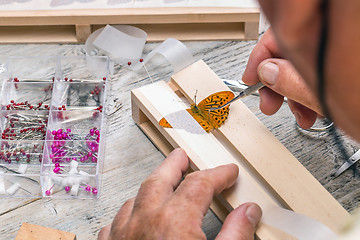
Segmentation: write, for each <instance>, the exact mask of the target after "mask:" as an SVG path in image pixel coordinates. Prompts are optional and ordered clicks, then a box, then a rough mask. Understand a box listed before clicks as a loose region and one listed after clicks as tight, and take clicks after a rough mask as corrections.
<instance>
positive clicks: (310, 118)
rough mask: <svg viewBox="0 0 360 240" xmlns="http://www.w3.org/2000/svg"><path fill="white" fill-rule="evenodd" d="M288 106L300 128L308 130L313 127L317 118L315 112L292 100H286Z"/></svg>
mask: <svg viewBox="0 0 360 240" xmlns="http://www.w3.org/2000/svg"><path fill="white" fill-rule="evenodd" d="M288 105H289V107H290V109H291V111H292V113H293V114H294V116H295V118H296V122H297V123H298V124H299V126H300V127H302V128H304V129H309V128H311V127H312V126H313V125H314V123H315V121H316V119H317V117H318V114H317V113H316V112H314V111H313V110H311V109H309V108H307V107H304V106H303V105H301V104H299V103H297V102H294V101H292V100H288Z"/></svg>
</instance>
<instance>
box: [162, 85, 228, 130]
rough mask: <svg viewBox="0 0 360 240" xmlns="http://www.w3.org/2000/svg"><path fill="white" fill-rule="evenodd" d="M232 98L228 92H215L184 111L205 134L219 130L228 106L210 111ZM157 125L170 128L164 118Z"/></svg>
mask: <svg viewBox="0 0 360 240" xmlns="http://www.w3.org/2000/svg"><path fill="white" fill-rule="evenodd" d="M234 96H235V95H234V93H233V92H230V91H222V92H217V93H214V94H211V95H210V96H208V97H207V98H205V99H204V100H202V101H201V102H200V103H199V104H198V105H197V104H196V103H195V104H191V106H190V109H186V110H187V111H188V113H189V114H190V115H191V116H192V117H193V118H194V119H195V120H196V121H197V122H198V123H199V124H200V126H201V127H202V128H203V129H204V130H205V131H206V132H209V131H210V130H212V129H217V128H219V127H220V126H221V125H222V124H223V123H224V122H225V120H226V119H227V117H228V115H229V106H226V107H224V108H222V109H218V110H214V111H210V109H211V108H216V107H220V106H222V105H223V104H225V103H227V102H229V101H230V100H231V99H233V98H234ZM159 124H160V126H163V127H171V125H170V124H169V123H168V122H167V121H166V119H165V118H162V119H161V120H160V121H159Z"/></svg>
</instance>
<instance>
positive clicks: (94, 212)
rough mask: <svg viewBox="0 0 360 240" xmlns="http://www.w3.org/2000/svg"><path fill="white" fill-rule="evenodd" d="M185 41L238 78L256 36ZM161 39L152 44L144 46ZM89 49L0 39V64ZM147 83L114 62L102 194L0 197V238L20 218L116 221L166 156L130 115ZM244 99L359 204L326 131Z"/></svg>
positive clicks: (87, 227) (76, 225)
mask: <svg viewBox="0 0 360 240" xmlns="http://www.w3.org/2000/svg"><path fill="white" fill-rule="evenodd" d="M185 44H186V45H187V46H188V48H189V49H190V51H191V52H192V53H193V55H194V57H195V59H196V60H199V59H203V60H204V61H205V62H206V63H207V64H208V65H209V66H210V67H211V68H212V69H213V70H214V71H215V72H216V73H217V74H218V75H219V76H220V77H221V78H223V79H240V78H241V74H242V72H243V71H244V69H245V66H246V63H247V59H248V57H249V54H250V52H251V50H252V48H253V47H254V45H255V42H254V41H250V42H238V41H233V42H231V41H230V42H187V43H185ZM157 45H158V44H157V43H152V44H147V46H146V48H145V52H149V51H151V50H152V49H154V48H155V47H156V46H157ZM84 54H85V51H84V46H83V45H0V63H2V62H4V59H5V58H6V57H8V56H38V55H46V56H49V55H54V56H64V55H66V56H68V55H69V56H72V55H84ZM147 67H148V70H149V72H150V74H151V77H152V80H153V81H158V80H165V81H167V80H169V78H170V76H171V75H172V68H171V66H170V65H169V64H168V63H167V62H166V61H165V60H164V59H157V61H154V63H151V64H147ZM150 82H151V80H150V79H149V78H148V77H147V74H146V72H145V71H144V70H142V71H140V72H137V73H135V72H133V71H130V70H128V69H125V68H121V67H119V66H115V74H114V76H113V77H112V79H111V91H110V93H109V96H108V105H109V111H108V112H107V115H108V122H107V138H106V152H105V162H104V171H103V176H102V180H103V183H102V190H101V197H100V199H98V200H60V199H49V198H41V199H39V198H37V199H21V198H20V199H19V198H0V239H14V238H15V236H16V233H17V232H18V230H19V228H20V226H21V223H22V222H29V223H33V224H38V225H42V226H46V227H51V228H56V229H59V230H63V231H69V232H73V233H75V234H76V235H77V237H78V239H80V240H82V239H96V236H97V234H98V232H99V230H100V228H101V227H103V226H104V225H107V224H109V223H111V221H112V219H113V217H114V215H115V214H116V212H117V211H118V209H119V208H120V206H121V205H122V204H123V203H124V202H125V201H126V200H127V199H129V198H132V197H134V196H135V195H136V193H137V191H138V188H139V186H140V183H141V182H142V181H143V180H144V179H145V178H146V177H147V176H148V175H149V174H150V173H151V171H152V170H153V169H154V168H155V167H156V166H158V165H159V164H160V163H161V161H163V159H164V156H163V155H162V154H161V153H160V152H159V151H158V150H157V149H156V148H155V147H154V145H153V144H152V143H151V142H150V141H149V139H148V138H147V137H146V136H145V135H144V134H143V133H142V132H141V131H140V129H139V128H138V127H137V126H136V125H135V124H134V122H133V120H132V118H131V107H130V90H131V89H135V88H137V87H140V86H142V85H145V84H148V83H150ZM243 101H244V102H245V104H246V105H247V106H248V107H249V108H250V109H251V111H253V112H254V113H255V114H256V115H257V117H258V118H259V119H260V120H261V121H262V122H263V123H264V124H265V125H266V126H267V127H268V128H269V129H270V130H271V131H272V132H273V134H274V135H275V136H276V137H277V138H278V139H279V140H280V141H281V142H282V143H283V144H284V145H285V146H286V147H287V148H288V149H289V151H290V152H292V153H293V154H294V155H295V157H296V158H297V159H298V160H299V161H300V162H301V163H302V164H303V165H304V166H305V167H306V168H307V169H308V170H309V171H310V172H311V173H312V174H313V175H314V176H315V177H316V178H317V179H318V180H319V181H320V182H321V184H323V186H324V187H325V188H326V189H327V190H328V191H329V192H330V193H331V194H332V195H333V196H334V197H335V198H336V199H337V200H338V201H339V202H340V203H341V204H342V206H344V208H346V209H347V210H348V211H352V210H354V209H355V208H356V207H358V205H359V201H360V188H359V182H360V181H359V177H356V176H354V174H353V172H352V171H347V172H345V173H344V174H343V175H341V176H340V177H338V178H336V179H334V178H333V177H332V174H333V173H334V172H335V170H336V169H337V168H338V167H339V166H340V165H341V163H342V160H341V155H340V153H339V151H338V148H337V147H336V146H335V145H334V142H333V140H332V138H331V137H329V136H328V135H327V133H322V134H309V133H306V132H303V131H301V130H299V129H298V128H297V127H296V125H295V119H294V117H293V116H292V114H291V112H290V110H289V109H288V107H287V106H285V105H286V103H284V106H283V107H282V109H281V110H280V111H279V112H278V113H276V114H275V115H273V116H265V115H263V114H262V113H261V112H260V110H259V108H258V102H259V98H258V97H257V96H250V97H248V98H246V99H245V100H243ZM345 142H346V146H347V149H348V151H349V153H353V152H355V151H356V150H357V149H358V148H359V145H358V144H356V143H355V142H354V141H352V140H351V139H349V138H347V137H345ZM272 161H276V159H272ZM357 167H359V164H357ZM289 171H291V169H289ZM174 217H176V216H174ZM203 228H204V231H205V232H206V234H207V236H208V239H213V238H215V236H216V234H217V232H218V231H219V229H220V228H221V223H220V222H219V221H218V220H217V219H216V218H215V216H214V215H213V214H212V213H211V212H210V211H209V213H208V214H207V215H206V217H205V220H204V227H203Z"/></svg>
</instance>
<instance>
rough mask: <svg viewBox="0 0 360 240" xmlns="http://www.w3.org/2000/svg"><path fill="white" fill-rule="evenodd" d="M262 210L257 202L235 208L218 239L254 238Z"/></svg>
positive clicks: (227, 218) (244, 239)
mask: <svg viewBox="0 0 360 240" xmlns="http://www.w3.org/2000/svg"><path fill="white" fill-rule="evenodd" d="M261 215H262V211H261V209H260V207H259V206H258V205H257V204H255V203H245V204H242V205H240V206H239V207H238V208H236V209H235V210H233V211H232V212H231V213H230V214H229V215H228V216H227V217H226V219H225V222H224V224H223V226H222V228H221V230H220V232H219V234H218V236H217V237H216V240H230V239H231V240H250V239H254V234H255V229H256V225H257V223H258V222H259V221H260V218H261Z"/></svg>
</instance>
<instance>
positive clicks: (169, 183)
mask: <svg viewBox="0 0 360 240" xmlns="http://www.w3.org/2000/svg"><path fill="white" fill-rule="evenodd" d="M188 167H189V159H188V157H187V155H186V153H185V151H184V150H182V149H180V148H178V149H175V150H174V151H172V152H171V153H170V154H169V156H168V157H167V158H166V159H165V160H164V162H163V163H162V164H161V165H160V166H159V167H157V168H156V169H155V170H154V172H153V173H152V174H151V175H150V176H149V177H148V178H147V179H146V180H145V181H144V182H143V183H142V184H141V187H140V189H139V193H138V195H137V197H136V199H135V205H134V211H136V210H138V209H149V210H151V208H157V207H158V206H159V205H160V204H161V203H162V202H163V201H165V200H166V199H167V198H168V197H169V196H170V195H171V194H172V193H173V192H174V189H175V188H176V187H177V186H178V185H179V183H180V181H181V178H182V176H183V174H184V173H185V172H186V170H187V169H188Z"/></svg>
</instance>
